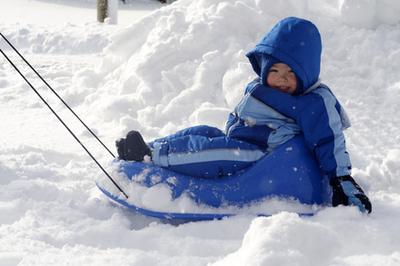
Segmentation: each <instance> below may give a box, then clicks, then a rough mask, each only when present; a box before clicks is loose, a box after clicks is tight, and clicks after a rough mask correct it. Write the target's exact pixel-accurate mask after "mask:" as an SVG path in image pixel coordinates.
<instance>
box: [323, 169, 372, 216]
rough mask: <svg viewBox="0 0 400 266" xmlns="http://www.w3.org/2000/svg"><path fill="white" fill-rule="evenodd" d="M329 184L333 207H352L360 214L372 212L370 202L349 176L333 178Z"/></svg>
mask: <svg viewBox="0 0 400 266" xmlns="http://www.w3.org/2000/svg"><path fill="white" fill-rule="evenodd" d="M329 183H330V185H331V186H332V192H333V195H332V206H333V207H336V206H338V205H345V206H348V205H354V206H357V207H358V208H359V209H360V211H361V212H368V213H370V212H371V211H372V206H371V202H370V201H369V199H368V197H367V196H366V195H365V193H364V191H363V190H362V189H361V187H360V186H359V185H358V184H357V183H356V181H354V179H353V178H352V177H351V176H349V175H346V176H339V177H333V178H332V179H331V180H330V182H329Z"/></svg>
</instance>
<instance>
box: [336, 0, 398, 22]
mask: <svg viewBox="0 0 400 266" xmlns="http://www.w3.org/2000/svg"><path fill="white" fill-rule="evenodd" d="M339 11H340V15H341V18H342V20H343V21H344V22H345V23H347V24H349V25H353V26H356V27H364V28H374V27H376V26H378V25H380V24H391V25H395V24H397V23H399V22H400V18H399V16H398V14H399V12H400V2H398V1H392V0H340V1H339Z"/></svg>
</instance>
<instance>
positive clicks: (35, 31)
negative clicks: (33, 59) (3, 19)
mask: <svg viewBox="0 0 400 266" xmlns="http://www.w3.org/2000/svg"><path fill="white" fill-rule="evenodd" d="M113 30H115V27H112V26H106V27H103V26H102V25H99V24H98V23H86V25H84V26H83V27H82V26H81V27H77V26H75V25H72V24H65V25H62V26H53V27H49V26H47V27H43V26H35V25H29V24H14V25H7V26H6V25H5V24H0V31H1V33H3V34H4V35H5V36H6V37H7V39H8V40H9V41H10V42H11V43H12V44H13V45H14V46H15V47H17V48H18V50H20V51H21V52H24V53H26V52H29V53H39V54H40V53H45V54H88V53H101V52H102V50H103V49H104V47H106V46H107V45H108V44H109V42H110V41H109V35H110V32H112V31H113ZM0 47H1V48H2V49H6V50H9V49H10V48H9V47H8V46H7V45H5V44H4V43H3V41H2V42H1V44H0Z"/></svg>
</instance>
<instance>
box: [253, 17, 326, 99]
mask: <svg viewBox="0 0 400 266" xmlns="http://www.w3.org/2000/svg"><path fill="white" fill-rule="evenodd" d="M321 50H322V44H321V36H320V34H319V31H318V29H317V27H316V26H315V25H314V24H313V23H311V22H310V21H308V20H305V19H301V18H296V17H288V18H285V19H283V20H281V21H280V22H278V24H276V25H275V26H274V27H273V28H272V30H271V31H270V32H269V33H267V35H266V36H265V37H264V38H263V39H262V40H261V41H260V43H259V44H257V45H256V47H255V48H254V49H253V50H251V51H250V52H248V53H247V54H246V56H247V57H248V58H249V60H250V63H251V65H252V67H253V69H254V71H255V72H256V73H257V75H258V76H259V77H260V78H261V82H262V83H263V84H264V85H267V84H265V82H266V76H267V73H268V70H269V68H270V67H271V66H272V65H273V64H274V63H277V62H282V63H285V64H287V65H288V66H290V68H291V69H292V70H293V72H294V73H295V74H296V76H297V79H298V83H299V85H298V88H297V90H296V94H300V93H302V92H304V91H305V90H306V89H307V88H309V87H311V86H312V85H313V84H314V83H315V82H317V81H318V77H319V72H320V64H321Z"/></svg>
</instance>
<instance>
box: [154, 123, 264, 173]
mask: <svg viewBox="0 0 400 266" xmlns="http://www.w3.org/2000/svg"><path fill="white" fill-rule="evenodd" d="M149 146H150V147H151V148H152V159H153V162H154V164H156V165H158V166H161V167H163V168H167V169H170V170H172V171H175V172H178V173H182V174H187V175H190V176H197V177H208V178H213V177H218V176H227V175H232V174H234V173H236V172H237V171H239V170H242V169H244V168H246V167H248V166H250V165H252V164H253V163H254V162H256V161H257V160H259V159H260V158H261V157H263V156H264V155H265V153H264V152H263V151H262V150H261V149H260V148H259V147H258V146H256V145H254V144H251V143H247V142H244V141H241V140H238V139H234V138H230V137H227V136H226V135H225V134H224V132H222V131H221V130H220V129H218V128H215V127H210V126H195V127H189V128H186V129H183V130H181V131H178V132H177V133H175V134H172V135H170V136H167V137H164V138H160V139H156V140H154V141H153V142H151V143H149Z"/></svg>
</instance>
